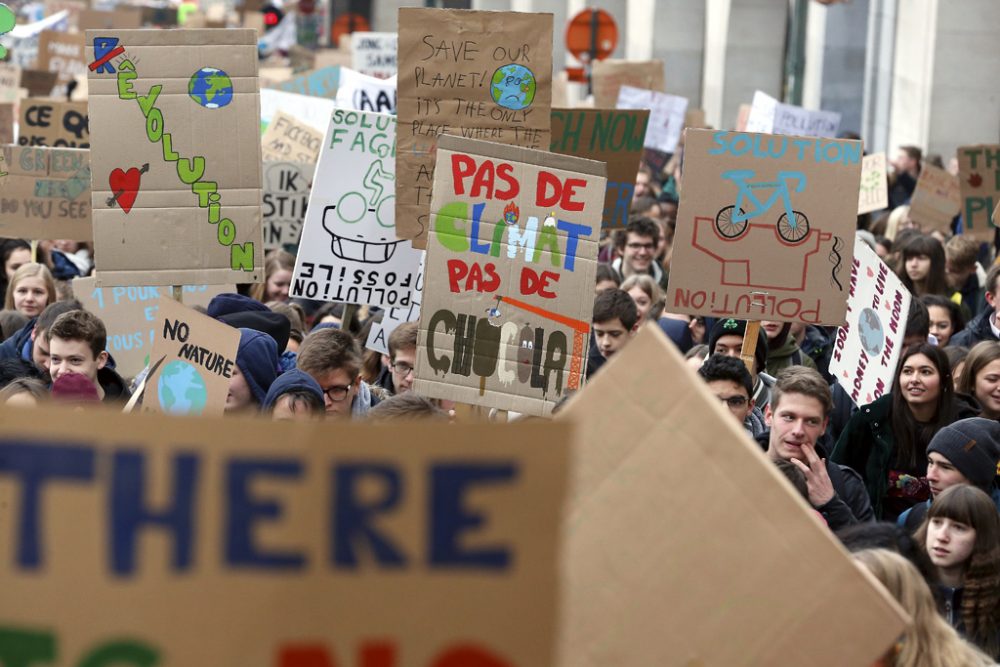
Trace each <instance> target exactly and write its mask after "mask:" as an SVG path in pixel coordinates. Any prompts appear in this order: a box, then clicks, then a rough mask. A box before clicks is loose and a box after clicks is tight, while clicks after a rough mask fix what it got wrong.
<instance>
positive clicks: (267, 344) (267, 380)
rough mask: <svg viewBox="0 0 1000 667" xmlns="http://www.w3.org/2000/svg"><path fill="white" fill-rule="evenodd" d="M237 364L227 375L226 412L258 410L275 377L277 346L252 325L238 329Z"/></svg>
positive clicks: (276, 374) (276, 375)
mask: <svg viewBox="0 0 1000 667" xmlns="http://www.w3.org/2000/svg"><path fill="white" fill-rule="evenodd" d="M239 331H240V346H239V348H237V350H236V365H235V366H233V372H232V375H231V376H230V378H229V393H228V394H227V395H226V412H231V413H238V412H246V411H249V410H253V411H256V410H259V409H260V406H261V405H262V404H263V403H264V399H265V398H267V391H268V390H269V389H270V388H271V384H272V383H273V382H274V381H275V379H276V378H277V377H278V346H277V344H276V343H275V342H274V339H273V338H271V337H270V336H268V335H267V334H265V333H261V332H260V331H256V330H254V329H245V328H244V329H240V330H239Z"/></svg>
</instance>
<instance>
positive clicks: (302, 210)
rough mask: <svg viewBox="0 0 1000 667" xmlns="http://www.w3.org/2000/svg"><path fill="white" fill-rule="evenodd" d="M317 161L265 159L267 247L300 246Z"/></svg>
mask: <svg viewBox="0 0 1000 667" xmlns="http://www.w3.org/2000/svg"><path fill="white" fill-rule="evenodd" d="M315 170H316V163H315V162H312V163H308V164H307V163H301V162H265V163H264V205H263V209H262V210H263V214H264V249H265V250H271V249H273V248H284V247H285V246H297V245H298V243H299V236H300V235H301V234H302V223H303V222H305V218H306V209H307V207H308V205H309V193H310V192H312V179H313V172H314V171H315Z"/></svg>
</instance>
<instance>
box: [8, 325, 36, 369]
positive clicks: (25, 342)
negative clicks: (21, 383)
mask: <svg viewBox="0 0 1000 667" xmlns="http://www.w3.org/2000/svg"><path fill="white" fill-rule="evenodd" d="M36 321H38V318H37V317H34V318H32V319H31V321H30V322H28V323H27V324H25V325H24V326H23V327H21V328H20V329H18V330H17V331H15V332H14V334H13V335H12V336H11V337H10V338H8V339H7V340H5V341H4V342H3V344H0V359H18V358H21V359H27V360H28V361H31V349H32V345H33V341H32V340H31V332H32V331H34V329H35V322H36Z"/></svg>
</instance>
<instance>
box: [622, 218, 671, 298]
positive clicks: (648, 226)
mask: <svg viewBox="0 0 1000 667" xmlns="http://www.w3.org/2000/svg"><path fill="white" fill-rule="evenodd" d="M659 243H660V226H659V225H658V224H656V221H655V220H651V219H650V218H633V219H632V220H630V221H629V223H628V224H627V225H626V226H625V239H624V243H623V244H622V245H621V247H619V248H618V252H619V253H620V254H621V257H618V258H617V259H615V261H614V262H612V263H611V267H612V268H613V269H614V270H615V271H617V272H618V275H619V276H621V278H622V280H624V279H625V278H628V277H629V276H631V275H634V274H646V275H649V276H652V277H653V280H655V281H656V282H657V283H659V284H660V287H662V288H663V289H666V288H667V281H666V276H665V274H664V273H663V269H662V268H661V267H660V265H659V264H657V263H656V248H657V246H658V245H659Z"/></svg>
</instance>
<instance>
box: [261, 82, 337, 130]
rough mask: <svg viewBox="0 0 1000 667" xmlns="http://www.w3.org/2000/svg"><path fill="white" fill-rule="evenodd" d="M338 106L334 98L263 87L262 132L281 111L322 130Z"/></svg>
mask: <svg viewBox="0 0 1000 667" xmlns="http://www.w3.org/2000/svg"><path fill="white" fill-rule="evenodd" d="M336 108H337V105H336V104H335V103H334V101H333V100H328V99H324V98H322V97H310V96H308V95H299V94H297V93H286V92H284V91H281V90H272V89H270V88H262V89H261V91H260V133H261V134H264V132H266V131H267V127H268V125H270V124H271V121H272V120H273V119H274V117H275V116H276V115H277V114H278V112H279V111H283V112H285V113H288V114H291V115H292V116H294V117H295V118H297V119H298V120H299V121H300V122H303V123H306V124H308V125H309V126H310V127H312V128H313V129H315V130H316V131H318V132H322V131H323V128H325V127H326V126H327V125H328V124H329V123H330V114H332V113H333V110H334V109H336Z"/></svg>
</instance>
